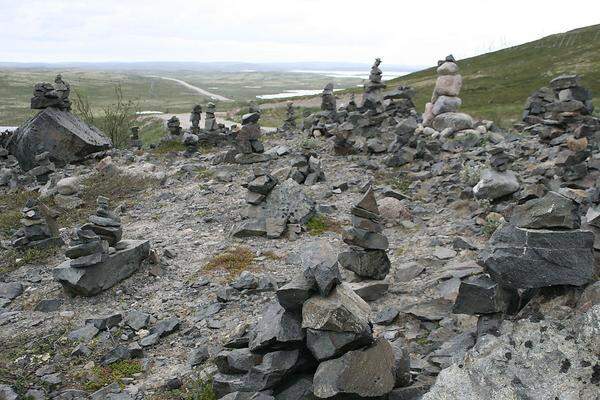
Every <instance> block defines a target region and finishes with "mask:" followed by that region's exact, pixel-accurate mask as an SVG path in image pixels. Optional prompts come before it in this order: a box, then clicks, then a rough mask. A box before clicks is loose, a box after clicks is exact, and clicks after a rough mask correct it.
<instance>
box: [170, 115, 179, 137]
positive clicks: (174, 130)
mask: <svg viewBox="0 0 600 400" xmlns="http://www.w3.org/2000/svg"><path fill="white" fill-rule="evenodd" d="M167 131H168V132H169V136H170V137H171V138H178V137H180V136H181V132H182V128H181V121H179V118H177V116H176V115H173V116H172V117H171V118H169V120H168V121H167Z"/></svg>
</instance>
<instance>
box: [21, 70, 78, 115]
mask: <svg viewBox="0 0 600 400" xmlns="http://www.w3.org/2000/svg"><path fill="white" fill-rule="evenodd" d="M70 93H71V87H70V85H69V84H68V83H67V82H65V81H63V79H62V76H61V75H60V74H59V75H56V78H55V79H54V84H51V83H48V82H40V83H36V84H35V86H34V88H33V97H32V98H31V109H32V110H43V109H45V108H48V107H53V108H57V109H59V110H62V111H70V110H71V101H70V100H69V94H70Z"/></svg>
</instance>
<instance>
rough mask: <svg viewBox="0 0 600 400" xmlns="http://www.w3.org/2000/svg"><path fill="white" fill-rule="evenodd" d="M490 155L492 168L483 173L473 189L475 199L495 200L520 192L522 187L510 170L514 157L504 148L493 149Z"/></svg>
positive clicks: (496, 147)
mask: <svg viewBox="0 0 600 400" xmlns="http://www.w3.org/2000/svg"><path fill="white" fill-rule="evenodd" d="M489 155H490V166H491V168H488V169H485V170H483V171H482V172H481V178H480V180H479V182H477V185H475V187H474V188H473V194H474V195H475V197H477V198H480V199H489V200H495V199H499V198H501V197H504V196H508V195H509V194H512V193H515V192H516V191H517V190H519V188H520V187H521V185H520V184H519V180H518V179H517V176H516V175H515V173H514V172H513V171H510V170H508V167H509V165H510V163H511V161H512V160H513V157H512V156H510V155H508V154H506V152H505V149H504V148H503V147H502V146H495V147H492V148H491V149H490V151H489Z"/></svg>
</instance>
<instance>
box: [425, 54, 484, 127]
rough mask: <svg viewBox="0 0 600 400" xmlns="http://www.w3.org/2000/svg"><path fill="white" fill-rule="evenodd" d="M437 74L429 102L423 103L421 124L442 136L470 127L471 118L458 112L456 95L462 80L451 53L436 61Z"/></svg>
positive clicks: (460, 103)
mask: <svg viewBox="0 0 600 400" xmlns="http://www.w3.org/2000/svg"><path fill="white" fill-rule="evenodd" d="M437 74H438V78H437V81H436V83H435V88H434V90H433V95H432V97H431V102H429V103H427V104H426V105H425V112H424V113H423V126H426V127H433V129H435V130H436V131H438V132H441V133H443V134H442V135H443V136H447V135H451V134H454V133H455V132H458V131H463V130H468V129H472V128H473V119H472V118H471V117H470V116H469V115H467V114H463V113H459V112H458V109H459V108H460V106H461V105H462V100H461V99H460V97H458V95H459V94H460V89H461V87H462V83H463V80H462V76H461V75H460V74H459V72H458V65H457V64H456V60H455V59H454V57H453V56H452V55H449V56H447V57H446V58H445V60H442V61H438V68H437Z"/></svg>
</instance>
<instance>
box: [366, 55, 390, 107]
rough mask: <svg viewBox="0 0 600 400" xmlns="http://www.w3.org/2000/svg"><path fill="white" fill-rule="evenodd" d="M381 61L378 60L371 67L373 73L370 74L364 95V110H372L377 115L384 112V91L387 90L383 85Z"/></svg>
mask: <svg viewBox="0 0 600 400" xmlns="http://www.w3.org/2000/svg"><path fill="white" fill-rule="evenodd" d="M380 65H381V59H380V58H376V59H375V63H373V66H372V67H371V73H370V74H369V81H368V82H367V83H366V84H365V87H364V89H365V93H364V94H363V104H362V108H363V110H372V111H374V112H376V113H381V112H383V111H384V110H383V107H382V100H383V96H382V94H381V93H382V91H383V89H385V84H384V83H382V75H383V73H382V72H381V69H380V68H379V66H380Z"/></svg>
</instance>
